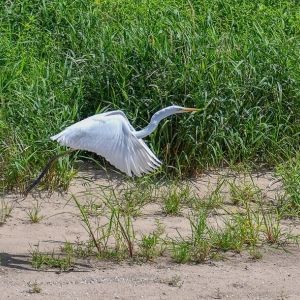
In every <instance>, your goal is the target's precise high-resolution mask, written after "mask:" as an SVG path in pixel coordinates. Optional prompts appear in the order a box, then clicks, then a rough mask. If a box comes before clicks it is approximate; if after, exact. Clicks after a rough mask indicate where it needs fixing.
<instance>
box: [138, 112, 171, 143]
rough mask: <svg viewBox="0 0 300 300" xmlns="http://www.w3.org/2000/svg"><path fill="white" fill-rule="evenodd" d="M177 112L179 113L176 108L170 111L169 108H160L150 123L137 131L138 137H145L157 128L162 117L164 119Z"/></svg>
mask: <svg viewBox="0 0 300 300" xmlns="http://www.w3.org/2000/svg"><path fill="white" fill-rule="evenodd" d="M176 113H177V112H176V111H174V110H172V111H170V110H168V109H167V108H164V109H162V110H159V111H158V112H156V113H155V114H154V115H153V116H152V118H151V121H150V123H149V124H148V125H147V126H146V127H145V128H143V129H142V130H139V131H136V132H135V135H136V137H137V138H138V139H142V138H144V137H145V136H147V135H149V134H150V133H152V132H153V131H154V130H155V129H156V127H157V125H158V123H159V122H160V121H161V120H162V119H164V118H166V117H168V116H170V115H173V114H176Z"/></svg>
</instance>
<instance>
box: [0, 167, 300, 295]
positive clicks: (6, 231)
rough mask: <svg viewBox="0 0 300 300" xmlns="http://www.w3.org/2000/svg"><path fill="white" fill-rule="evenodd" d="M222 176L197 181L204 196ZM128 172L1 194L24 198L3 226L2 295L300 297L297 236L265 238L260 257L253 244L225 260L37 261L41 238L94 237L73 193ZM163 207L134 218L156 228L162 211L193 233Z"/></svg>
mask: <svg viewBox="0 0 300 300" xmlns="http://www.w3.org/2000/svg"><path fill="white" fill-rule="evenodd" d="M226 176H227V177H228V178H230V177H232V178H235V180H236V182H238V181H239V180H240V181H243V180H245V178H243V176H240V177H239V176H236V175H232V174H230V173H228V172H227V173H226ZM82 177H85V179H86V178H88V179H89V180H90V183H87V181H86V180H83V179H82ZM219 178H220V175H219V174H217V173H216V172H214V173H212V174H209V175H205V176H202V177H201V178H198V179H197V180H194V181H193V183H192V184H193V186H194V188H195V191H196V192H197V193H198V194H199V197H201V196H203V195H205V194H206V193H207V192H208V191H209V190H210V189H212V188H214V186H216V183H217V182H218V180H219ZM271 179H272V174H271V173H270V172H267V171H265V172H258V173H256V174H253V177H252V180H253V182H254V183H255V184H256V185H257V186H259V187H260V188H261V189H262V190H265V188H266V187H267V186H268V184H269V182H270V180H271ZM122 180H123V179H122V177H118V176H115V175H110V177H109V180H108V179H107V174H106V173H104V172H102V171H101V170H95V169H92V168H89V167H87V168H86V170H83V171H82V172H80V173H79V177H78V178H77V179H74V180H73V181H72V186H71V188H70V190H69V192H68V193H52V194H51V195H47V194H46V193H37V190H35V192H34V193H33V194H32V195H29V196H28V197H27V198H26V199H22V198H21V197H20V196H19V195H16V194H9V195H5V196H3V198H4V199H1V200H4V201H6V202H7V201H17V202H16V203H15V206H14V208H13V211H12V216H11V217H9V218H8V219H7V221H6V222H5V223H4V224H3V225H2V226H1V227H0V238H1V244H0V253H1V265H0V299H19V298H24V297H26V298H29V299H300V251H299V248H298V246H297V245H293V244H289V245H285V247H284V249H283V248H275V247H271V246H268V245H262V246H261V247H260V249H259V251H260V252H261V254H262V258H261V259H256V260H255V259H253V258H252V257H251V255H250V253H249V251H243V252H242V253H241V254H237V253H233V252H229V253H226V255H225V258H224V259H223V260H213V261H207V262H206V263H203V264H177V263H175V262H174V260H172V258H171V257H170V255H165V256H163V257H160V258H158V259H157V260H155V261H151V262H146V263H136V262H134V263H130V262H129V261H123V262H121V263H116V262H112V261H100V260H98V259H95V258H88V259H80V260H79V259H78V260H77V261H76V265H75V267H74V269H72V270H69V271H67V272H59V270H54V269H49V270H37V269H34V268H33V267H32V265H31V263H30V260H31V257H32V256H31V254H30V252H31V251H32V250H33V249H34V248H35V246H34V245H37V244H39V249H40V250H41V251H50V252H51V251H59V248H60V246H62V245H64V244H65V242H66V241H68V242H71V243H75V242H76V240H78V239H79V240H81V241H86V240H88V233H87V231H86V230H85V228H84V226H83V223H82V222H81V221H80V218H79V217H77V215H78V209H77V208H76V206H75V204H74V201H73V200H72V198H71V194H72V193H74V194H76V195H77V197H78V199H79V198H81V199H80V201H83V202H84V201H85V199H82V198H83V197H85V196H84V195H85V194H84V193H80V192H81V191H84V190H87V189H89V190H92V191H93V193H94V194H96V193H97V192H99V190H97V188H98V189H99V185H97V184H103V185H105V184H107V182H109V184H110V185H116V186H117V185H119V186H120V184H122ZM280 189H281V187H280V183H278V184H276V185H274V186H272V187H271V189H270V190H268V191H266V192H267V198H268V199H269V200H270V201H273V200H274V201H275V196H276V194H278V193H279V192H280ZM224 193H226V191H224ZM86 197H88V196H86ZM36 201H38V203H40V204H41V212H40V213H39V215H43V216H45V217H44V219H42V220H41V221H40V222H39V223H32V222H30V220H29V216H28V211H29V209H30V208H32V205H33V204H36V203H37V202H36ZM158 210H159V208H158V207H156V206H155V205H154V206H152V207H151V206H147V207H146V208H145V211H143V215H142V216H141V217H138V218H136V219H135V221H134V227H135V228H136V231H137V232H139V233H144V232H151V230H153V229H154V227H155V226H154V225H155V220H157V219H158V220H160V221H161V222H162V223H163V224H164V225H165V226H166V232H168V234H169V235H173V236H176V233H177V231H179V232H181V233H182V234H183V235H188V234H189V226H188V222H187V220H186V218H184V217H180V216H177V217H168V216H164V215H162V214H161V213H159V212H158ZM76 214H77V215H76ZM283 228H284V230H289V231H291V232H293V233H294V234H297V233H299V232H300V224H299V221H297V220H285V221H284V224H283ZM33 283H36V284H37V286H38V287H40V288H41V291H40V293H33V292H32V284H33ZM30 285H31V286H30Z"/></svg>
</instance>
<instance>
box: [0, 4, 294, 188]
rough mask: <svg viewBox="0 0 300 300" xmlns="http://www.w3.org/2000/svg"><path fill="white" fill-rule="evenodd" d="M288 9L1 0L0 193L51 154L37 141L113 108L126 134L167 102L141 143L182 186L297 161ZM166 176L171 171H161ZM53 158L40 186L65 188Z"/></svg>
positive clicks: (49, 145) (62, 166) (65, 167)
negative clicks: (173, 109) (195, 177)
mask: <svg viewBox="0 0 300 300" xmlns="http://www.w3.org/2000/svg"><path fill="white" fill-rule="evenodd" d="M299 9H300V5H299V4H298V1H281V0H279V1H270V0H269V1H267V0H265V1H258V0H254V1H251V2H249V1H236V0H229V1H225V0H210V1H208V0H207V1H206V0H204V1H193V0H189V1H179V0H172V1H171V0H167V1H160V0H155V1H147V0H142V1H136V0H132V1H124V0H119V1H98V0H96V1H94V2H92V1H87V0H75V1H65V0H49V1H31V0H26V1H21V0H16V1H2V2H1V4H0V39H1V42H0V68H1V72H0V102H1V107H0V152H1V156H0V183H1V185H2V187H4V188H14V187H19V188H20V189H21V190H22V189H23V188H24V186H25V185H26V184H27V182H28V180H29V179H30V178H32V177H35V176H36V175H37V174H38V172H39V171H40V170H41V169H42V168H43V166H44V165H45V163H46V162H47V161H48V159H49V158H50V156H52V155H54V154H55V153H57V152H58V151H62V150H63V149H59V147H58V146H57V145H56V144H55V143H53V142H51V141H50V140H49V137H50V136H51V135H53V134H55V133H57V132H58V131H60V130H61V129H63V128H64V127H65V126H67V125H70V124H71V123H73V122H76V121H78V120H80V119H82V118H84V117H87V116H89V115H91V114H94V113H95V112H102V111H106V110H110V109H122V110H123V111H124V112H125V113H126V114H127V116H128V117H129V119H130V120H131V121H132V124H133V126H134V127H136V128H141V127H143V126H145V125H146V124H147V122H148V121H149V119H150V117H151V115H152V114H153V113H154V112H155V111H157V110H159V109H161V108H163V107H165V106H167V105H170V104H179V105H185V106H196V107H200V108H201V107H205V106H206V104H207V103H209V101H211V102H210V104H209V105H208V106H207V108H206V110H205V111H204V112H203V113H202V114H199V115H192V116H183V115H182V116H180V117H178V116H174V117H171V118H169V119H167V120H164V121H163V122H162V123H161V124H160V126H159V128H158V130H157V131H156V132H155V133H153V134H152V135H151V136H150V137H148V138H147V142H148V143H149V144H150V146H151V147H152V149H153V150H154V151H155V152H156V153H157V154H158V155H159V157H160V158H161V159H162V161H163V162H164V170H165V171H167V172H171V171H173V170H177V172H176V173H177V174H178V175H181V176H185V175H188V174H192V173H194V172H197V171H201V170H202V169H204V168H207V167H210V166H217V165H222V164H226V165H228V164H234V163H240V162H241V163H251V164H252V165H253V166H254V165H257V164H261V163H264V164H266V165H269V166H270V165H274V164H276V163H278V162H281V161H282V160H283V159H285V157H286V154H287V153H288V157H291V156H293V154H291V153H295V152H296V151H299V132H300V122H299V120H300V101H299V96H300V89H299V87H300V84H299V82H300V75H299V74H300V65H299V57H300V45H299V44H300V34H299V32H300V25H299V24H300V23H299V19H300V17H299ZM169 166H172V168H170V167H169ZM71 167H72V161H70V160H69V159H68V158H63V159H62V160H61V161H60V162H59V163H58V164H56V165H55V167H53V168H52V170H50V176H48V177H47V178H46V179H45V184H46V185H47V184H49V183H50V182H52V184H53V185H54V186H60V185H61V186H63V187H66V186H67V185H68V182H69V179H70V177H71V176H72V175H70V173H69V170H70V168H71Z"/></svg>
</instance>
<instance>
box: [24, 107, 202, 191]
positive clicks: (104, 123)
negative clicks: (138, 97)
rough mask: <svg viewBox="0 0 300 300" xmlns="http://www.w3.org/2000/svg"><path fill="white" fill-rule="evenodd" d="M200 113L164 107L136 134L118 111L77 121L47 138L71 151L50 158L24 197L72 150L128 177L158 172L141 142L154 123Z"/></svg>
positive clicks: (155, 159)
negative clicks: (83, 152)
mask: <svg viewBox="0 0 300 300" xmlns="http://www.w3.org/2000/svg"><path fill="white" fill-rule="evenodd" d="M200 110H201V109H199V108H187V107H181V106H177V105H172V106H168V107H166V108H163V109H161V110H159V111H157V112H156V113H155V114H154V115H153V116H152V118H151V121H150V123H149V124H148V125H147V126H146V127H145V128H144V129H142V130H138V131H136V130H135V129H134V128H133V126H132V125H131V124H130V122H129V120H128V119H127V117H126V115H125V114H124V112H123V111H121V110H114V111H109V112H104V113H100V114H96V115H93V116H90V117H88V118H86V119H84V120H81V121H79V122H77V123H75V124H73V125H71V126H69V127H67V128H66V129H64V130H63V131H61V132H60V133H58V134H56V135H54V136H52V137H50V139H51V140H53V141H57V142H58V143H59V144H60V145H61V146H67V147H70V148H71V149H70V150H68V151H65V152H64V153H61V154H58V155H56V156H53V157H52V158H51V160H50V161H49V163H48V164H47V165H46V167H45V169H44V170H43V171H42V173H41V175H40V176H39V177H38V178H37V179H36V180H35V181H34V182H33V183H32V184H31V185H30V186H29V187H27V188H26V190H25V192H24V194H25V196H27V194H28V193H29V192H30V191H31V190H32V189H33V188H34V187H35V186H36V185H37V184H38V183H39V182H40V180H41V179H42V178H43V176H44V175H45V173H46V172H47V171H48V169H49V168H50V166H51V165H52V163H53V162H54V161H55V160H56V159H57V158H59V157H61V156H63V155H65V154H67V153H70V152H72V151H75V150H87V151H91V152H94V153H96V154H98V155H100V156H102V157H104V158H105V159H106V160H107V161H109V162H110V163H111V164H112V165H113V166H115V167H116V168H117V169H119V170H120V171H122V172H123V173H125V174H127V175H128V176H133V175H135V176H138V177H141V176H142V175H143V174H149V173H151V172H153V171H154V170H155V169H157V168H159V167H160V166H161V164H162V162H161V161H160V160H159V159H158V158H157V157H156V156H155V154H154V153H153V152H152V151H151V150H150V148H149V147H148V146H147V145H146V143H145V142H144V141H143V138H144V137H146V136H148V135H149V134H151V133H152V132H153V131H154V130H155V129H156V127H157V126H158V123H159V122H160V121H161V120H162V119H164V118H166V117H168V116H171V115H174V114H180V113H185V112H197V111H200Z"/></svg>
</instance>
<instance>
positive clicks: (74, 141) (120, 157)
mask: <svg viewBox="0 0 300 300" xmlns="http://www.w3.org/2000/svg"><path fill="white" fill-rule="evenodd" d="M136 133H137V131H136V130H135V129H134V128H133V127H132V126H131V124H130V123H129V121H128V119H127V117H126V116H125V114H124V113H123V112H122V111H120V110H116V111H111V112H107V113H102V114H97V115H94V116H91V117H89V118H86V119H84V120H82V121H80V122H77V123H75V124H73V125H71V126H69V127H67V128H66V129H65V130H63V131H62V132H60V133H59V134H57V135H54V136H52V137H51V139H52V140H57V141H58V142H59V143H60V144H61V145H63V146H68V147H71V148H73V149H81V150H87V151H91V152H95V153H96V154H98V155H101V156H103V157H105V158H106V159H107V160H108V161H109V162H110V163H111V164H112V165H114V166H115V167H116V168H118V169H119V170H121V171H122V172H124V173H126V174H127V175H129V176H132V173H133V174H134V175H136V176H141V175H142V173H150V172H151V171H152V170H153V169H155V168H157V167H159V166H160V165H161V162H160V161H159V160H158V158H157V157H156V156H155V155H154V154H153V152H152V151H151V150H150V149H149V148H148V146H147V145H146V144H145V143H144V141H143V140H142V139H139V138H138V137H137V135H136Z"/></svg>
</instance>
